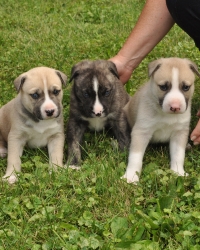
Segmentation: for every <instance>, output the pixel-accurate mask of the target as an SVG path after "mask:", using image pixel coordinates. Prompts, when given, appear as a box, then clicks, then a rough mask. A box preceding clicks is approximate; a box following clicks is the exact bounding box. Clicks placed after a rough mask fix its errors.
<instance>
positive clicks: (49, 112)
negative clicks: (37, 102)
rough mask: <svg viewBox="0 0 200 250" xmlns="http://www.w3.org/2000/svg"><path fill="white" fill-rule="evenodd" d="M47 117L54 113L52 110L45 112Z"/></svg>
mask: <svg viewBox="0 0 200 250" xmlns="http://www.w3.org/2000/svg"><path fill="white" fill-rule="evenodd" d="M45 112H46V114H47V116H52V115H53V113H54V109H50V110H45Z"/></svg>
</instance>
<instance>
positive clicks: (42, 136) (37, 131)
mask: <svg viewBox="0 0 200 250" xmlns="http://www.w3.org/2000/svg"><path fill="white" fill-rule="evenodd" d="M27 126H28V127H27ZM24 130H25V131H26V132H27V134H28V140H27V144H28V145H29V147H34V148H37V147H44V146H46V145H47V143H48V139H49V137H50V136H52V135H54V134H56V133H58V132H59V131H60V125H59V124H58V122H57V120H56V119H50V120H40V121H39V122H38V123H35V122H34V121H31V120H29V121H28V122H27V123H26V127H24Z"/></svg>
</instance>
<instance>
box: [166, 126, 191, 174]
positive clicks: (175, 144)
mask: <svg viewBox="0 0 200 250" xmlns="http://www.w3.org/2000/svg"><path fill="white" fill-rule="evenodd" d="M188 134H189V130H179V131H175V132H174V133H173V134H172V135H171V139H170V157H171V164H170V167H171V170H173V171H174V172H176V173H177V174H178V175H180V176H184V175H187V173H185V171H184V167H183V165H184V158H185V149H186V145H187V141H188Z"/></svg>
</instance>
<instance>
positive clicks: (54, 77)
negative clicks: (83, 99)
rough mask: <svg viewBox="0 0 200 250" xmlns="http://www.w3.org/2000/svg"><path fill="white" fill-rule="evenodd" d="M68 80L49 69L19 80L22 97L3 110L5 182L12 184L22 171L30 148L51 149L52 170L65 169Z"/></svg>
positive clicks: (0, 135)
mask: <svg viewBox="0 0 200 250" xmlns="http://www.w3.org/2000/svg"><path fill="white" fill-rule="evenodd" d="M66 80H67V76H66V75H65V74H64V73H62V72H60V71H58V70H55V69H52V68H48V67H37V68H33V69H31V70H29V71H28V72H25V73H23V74H21V75H20V76H19V77H17V78H16V79H15V81H14V85H15V87H16V89H17V91H18V95H17V96H16V97H15V98H14V99H13V100H11V101H10V102H8V103H7V104H6V105H4V106H3V107H2V108H1V109H0V156H1V157H5V156H6V155H7V154H8V157H7V160H8V161H7V170H6V174H5V176H4V177H3V179H7V180H8V182H9V183H14V182H15V181H16V180H17V173H18V172H20V171H21V166H20V165H21V160H20V157H21V156H22V153H23V148H24V146H25V145H26V144H27V145H28V146H30V147H36V148H37V147H44V146H47V147H48V152H49V162H50V164H51V166H52V165H53V166H55V167H56V166H63V147H64V129H63V115H62V96H63V93H62V85H63V84H65V83H66Z"/></svg>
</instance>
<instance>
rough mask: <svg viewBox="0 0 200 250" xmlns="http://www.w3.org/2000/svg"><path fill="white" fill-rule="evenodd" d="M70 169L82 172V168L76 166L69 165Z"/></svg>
mask: <svg viewBox="0 0 200 250" xmlns="http://www.w3.org/2000/svg"><path fill="white" fill-rule="evenodd" d="M68 167H69V168H71V169H75V170H80V169H81V167H80V166H76V165H69V166H68Z"/></svg>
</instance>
